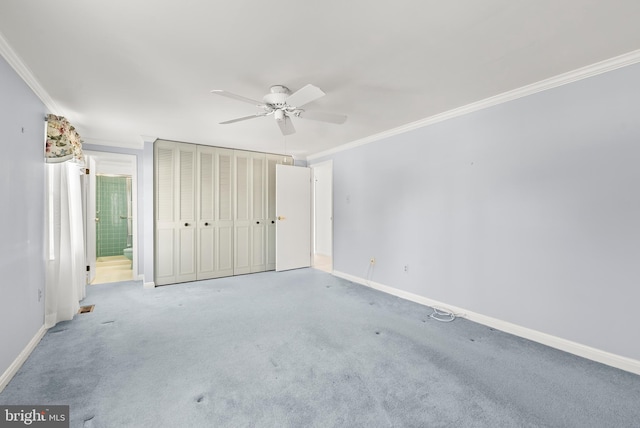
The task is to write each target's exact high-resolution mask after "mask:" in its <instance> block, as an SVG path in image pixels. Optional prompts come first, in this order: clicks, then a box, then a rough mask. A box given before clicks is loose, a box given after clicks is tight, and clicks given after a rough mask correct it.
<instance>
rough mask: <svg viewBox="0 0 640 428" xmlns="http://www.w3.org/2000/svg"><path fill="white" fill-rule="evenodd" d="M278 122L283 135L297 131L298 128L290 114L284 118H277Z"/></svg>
mask: <svg viewBox="0 0 640 428" xmlns="http://www.w3.org/2000/svg"><path fill="white" fill-rule="evenodd" d="M276 122H278V126H279V127H280V131H281V132H282V135H291V134H293V133H295V132H296V128H294V126H293V122H291V119H290V118H289V117H288V116H285V117H284V119H282V120H276Z"/></svg>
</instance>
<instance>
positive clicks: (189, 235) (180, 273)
mask: <svg viewBox="0 0 640 428" xmlns="http://www.w3.org/2000/svg"><path fill="white" fill-rule="evenodd" d="M176 146H177V151H178V174H177V175H178V180H177V195H176V201H177V202H178V207H177V217H178V224H177V241H176V244H177V245H176V250H177V254H176V256H177V275H176V282H186V281H195V279H196V277H197V275H196V229H197V228H196V203H195V202H196V201H195V199H196V198H195V195H196V146H195V145H193V144H182V143H177V144H176Z"/></svg>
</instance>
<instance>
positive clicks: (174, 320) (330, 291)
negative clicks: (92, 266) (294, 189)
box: [0, 269, 640, 428]
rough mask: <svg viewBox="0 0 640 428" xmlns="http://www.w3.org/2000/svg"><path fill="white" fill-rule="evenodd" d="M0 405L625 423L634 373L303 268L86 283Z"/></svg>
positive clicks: (261, 421)
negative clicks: (436, 314) (160, 283)
mask: <svg viewBox="0 0 640 428" xmlns="http://www.w3.org/2000/svg"><path fill="white" fill-rule="evenodd" d="M83 304H95V305H96V306H95V310H94V312H92V313H88V314H82V315H77V316H76V317H75V318H74V319H73V320H72V321H68V322H63V323H60V324H58V325H57V326H55V327H54V328H52V329H50V330H49V331H48V332H47V334H46V335H45V337H44V338H43V340H42V341H41V343H40V344H39V345H38V347H37V348H36V349H35V350H34V352H33V353H32V354H31V356H30V357H29V359H28V360H27V362H26V363H25V364H24V366H23V367H22V368H21V369H20V371H19V372H18V373H17V374H16V376H15V377H14V379H13V380H12V381H11V382H10V383H9V385H8V386H7V387H6V388H5V390H4V391H3V392H2V393H0V403H2V404H49V405H51V404H66V405H70V410H71V426H72V427H87V428H88V427H334V426H335V427H581V428H584V427H638V426H640V376H637V375H634V374H631V373H627V372H624V371H621V370H617V369H614V368H611V367H608V366H604V365H601V364H598V363H595V362H592V361H588V360H585V359H582V358H579V357H576V356H573V355H569V354H566V353H563V352H561V351H557V350H554V349H551V348H548V347H545V346H543V345H539V344H536V343H533V342H530V341H527V340H524V339H521V338H518V337H514V336H511V335H509V334H506V333H503V332H500V331H496V330H493V329H490V328H488V327H485V326H482V325H479V324H476V323H473V322H470V321H468V320H465V319H460V318H459V319H456V320H455V321H453V322H450V323H442V322H438V321H435V320H433V319H430V318H429V316H428V315H429V314H430V313H431V311H430V310H429V308H426V307H424V306H420V305H418V304H415V303H412V302H408V301H404V300H402V299H398V298H396V297H393V296H390V295H386V294H384V293H381V292H378V291H375V290H372V289H368V288H366V287H363V286H360V285H357V284H353V283H350V282H348V281H345V280H342V279H339V278H336V277H333V276H331V275H329V274H327V273H324V272H320V271H315V270H312V269H302V270H295V271H289V272H282V273H275V272H267V273H262V274H254V275H245V276H239V277H231V278H223V279H217V280H209V281H199V282H194V283H188V284H178V285H171V286H165V287H159V288H156V289H150V290H147V289H143V288H142V286H141V285H140V283H139V282H138V283H136V282H124V283H116V284H101V285H93V286H89V287H88V288H87V297H86V299H85V300H84V301H83Z"/></svg>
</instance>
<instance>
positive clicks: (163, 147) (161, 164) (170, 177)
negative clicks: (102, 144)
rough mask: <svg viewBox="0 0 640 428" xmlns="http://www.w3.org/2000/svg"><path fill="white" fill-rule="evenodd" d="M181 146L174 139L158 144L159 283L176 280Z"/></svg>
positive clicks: (157, 249)
mask: <svg viewBox="0 0 640 428" xmlns="http://www.w3.org/2000/svg"><path fill="white" fill-rule="evenodd" d="M177 157H178V154H177V150H176V146H175V144H174V143H172V142H163V141H159V142H157V143H156V144H155V145H154V158H155V169H154V178H155V182H154V193H155V260H156V262H155V274H154V282H155V283H156V284H157V285H164V284H172V283H174V282H175V281H176V251H175V245H176V242H175V241H176V237H175V230H176V224H177V222H176V170H177Z"/></svg>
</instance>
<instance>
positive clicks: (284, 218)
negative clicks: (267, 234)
mask: <svg viewBox="0 0 640 428" xmlns="http://www.w3.org/2000/svg"><path fill="white" fill-rule="evenodd" d="M278 220H280V221H282V220H286V217H285V216H283V215H279V216H278Z"/></svg>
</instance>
